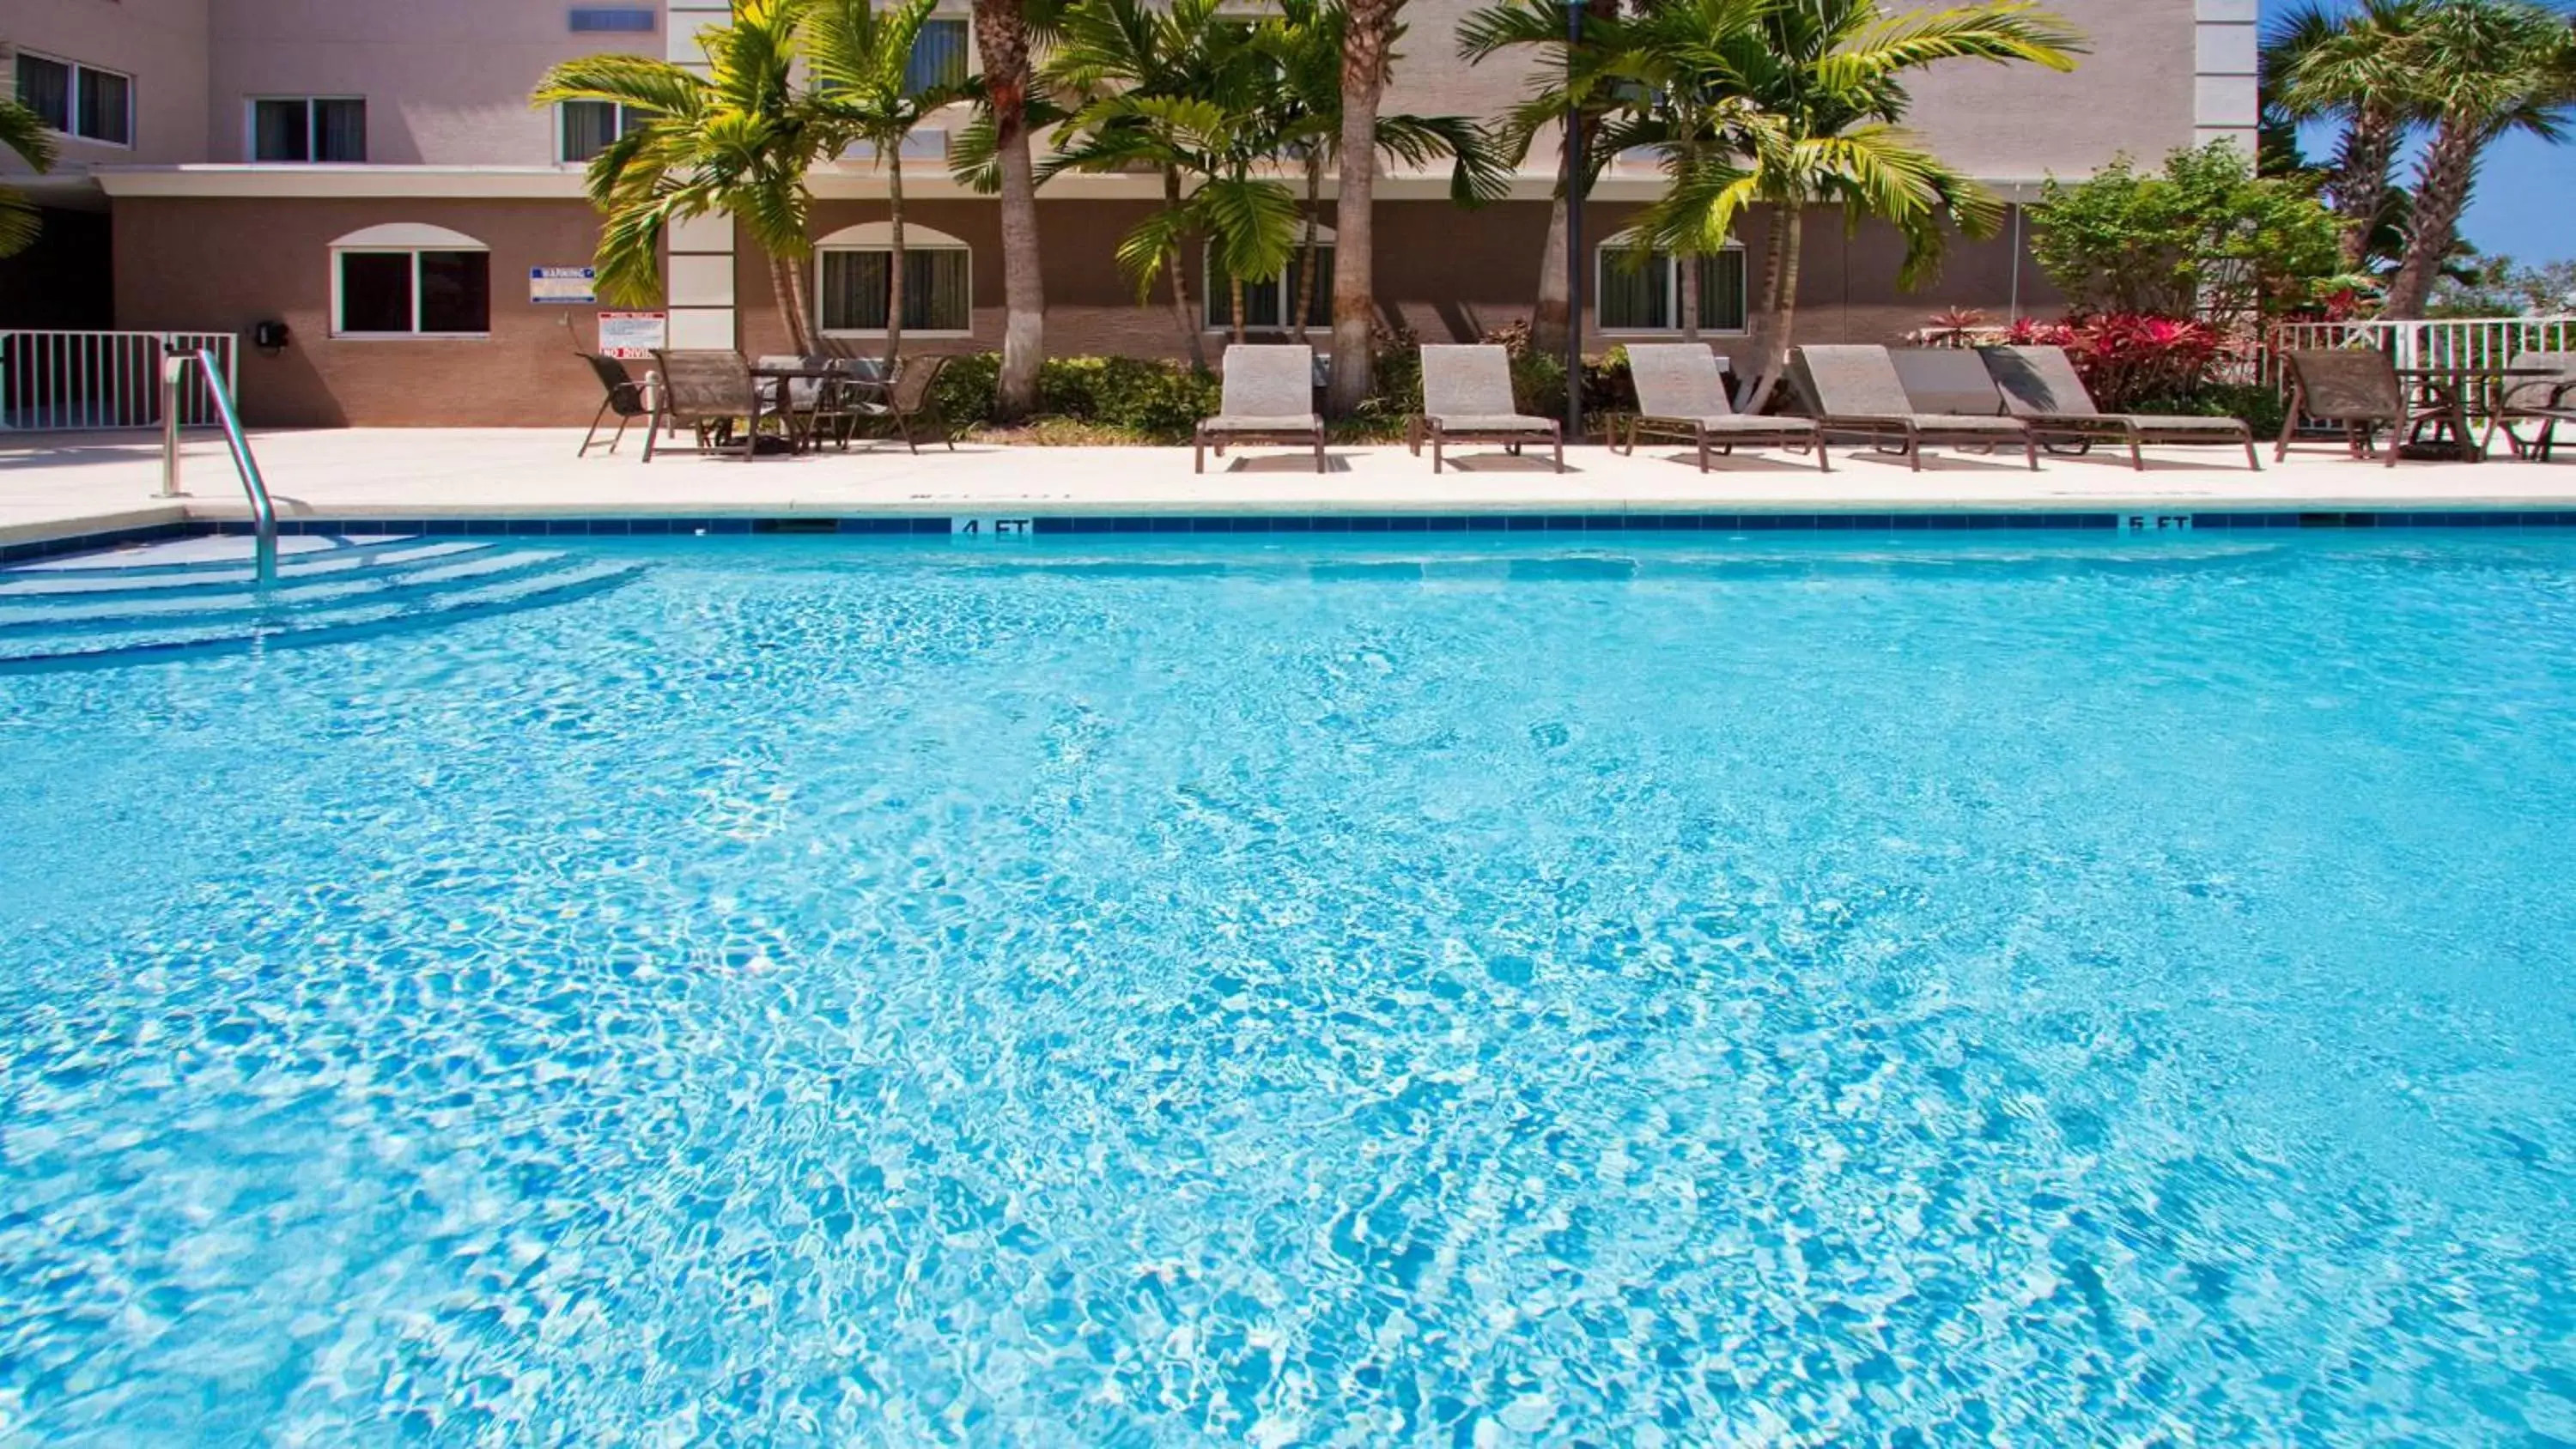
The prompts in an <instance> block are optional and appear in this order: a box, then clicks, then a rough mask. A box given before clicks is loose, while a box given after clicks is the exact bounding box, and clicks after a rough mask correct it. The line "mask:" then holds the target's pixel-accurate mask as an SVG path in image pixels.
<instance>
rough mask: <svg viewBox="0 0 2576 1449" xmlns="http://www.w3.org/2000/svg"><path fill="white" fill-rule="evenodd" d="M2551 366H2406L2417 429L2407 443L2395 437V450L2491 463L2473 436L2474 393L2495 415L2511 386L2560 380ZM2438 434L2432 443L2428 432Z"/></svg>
mask: <svg viewBox="0 0 2576 1449" xmlns="http://www.w3.org/2000/svg"><path fill="white" fill-rule="evenodd" d="M2557 375H2558V374H2557V372H2555V371H2554V370H2552V369H2549V368H2545V367H2481V366H2475V365H2459V364H2455V365H2451V366H2434V367H2401V368H2399V369H2397V380H2398V382H2399V384H2400V385H2401V386H2403V387H2405V388H2406V389H2407V391H2408V393H2409V394H2410V397H2411V401H2412V408H2411V411H2412V412H2413V413H2414V417H2415V422H2414V426H2413V427H2412V428H2411V429H2409V430H2408V435H2407V436H2406V437H2405V438H2404V439H2403V440H2399V439H2394V438H2392V439H2390V440H2389V443H2390V446H2392V447H2396V446H2401V445H2402V446H2404V447H2406V448H2410V449H2412V450H2414V452H2415V454H2416V455H2417V456H2419V457H2425V456H2429V457H2437V458H2438V457H2449V458H2455V459H2457V460H2458V461H2460V462H2463V463H2482V462H2484V461H2486V450H2485V449H2484V448H2482V447H2480V446H2478V444H2477V442H2476V441H2475V440H2474V439H2473V438H2472V437H2471V436H2470V433H2469V409H2470V404H2471V401H2472V397H2473V395H2474V400H2475V402H2476V405H2477V408H2478V410H2479V411H2480V412H2492V411H2493V406H2494V390H2495V389H2496V388H2498V387H2500V386H2503V385H2505V384H2509V383H2512V382H2516V381H2521V380H2527V379H2531V378H2546V377H2556V376H2557ZM2428 428H2429V429H2433V430H2435V432H2436V436H2435V437H2434V438H2432V439H2431V440H2429V441H2428V440H2427V439H2426V438H2425V436H2424V433H2425V430H2426V429H2428Z"/></svg>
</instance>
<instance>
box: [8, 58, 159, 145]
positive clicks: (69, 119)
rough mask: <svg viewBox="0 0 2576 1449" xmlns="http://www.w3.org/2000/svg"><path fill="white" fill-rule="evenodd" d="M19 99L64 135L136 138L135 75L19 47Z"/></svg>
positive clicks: (111, 140)
mask: <svg viewBox="0 0 2576 1449" xmlns="http://www.w3.org/2000/svg"><path fill="white" fill-rule="evenodd" d="M18 103H19V104H20V105H23V106H25V107H26V108H27V109H28V110H31V111H33V112H35V113H36V118H37V119H38V120H41V121H43V122H44V123H45V124H46V125H47V126H48V127H51V128H52V129H54V130H56V131H60V132H62V133H63V134H64V135H66V136H77V137H79V138H80V139H81V140H84V141H104V142H106V143H107V144H108V145H111V146H131V145H133V144H134V79H133V77H131V76H125V75H120V74H118V73H117V72H115V71H112V70H100V69H99V68H97V67H96V66H88V65H77V64H74V63H73V62H71V61H67V60H54V59H52V58H50V57H47V56H42V55H30V54H28V53H27V52H25V51H20V52H19V53H18Z"/></svg>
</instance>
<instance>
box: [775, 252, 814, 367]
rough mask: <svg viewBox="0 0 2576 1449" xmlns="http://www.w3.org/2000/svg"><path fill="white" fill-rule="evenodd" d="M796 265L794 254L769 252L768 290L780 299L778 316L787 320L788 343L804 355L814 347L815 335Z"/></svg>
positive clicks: (785, 321) (782, 320)
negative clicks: (807, 320)
mask: <svg viewBox="0 0 2576 1449" xmlns="http://www.w3.org/2000/svg"><path fill="white" fill-rule="evenodd" d="M796 267H797V262H796V259H795V258H793V257H783V256H780V255H778V254H777V253H776V252H772V253H770V256H769V290H770V293H771V294H772V296H774V297H775V298H776V300H777V302H778V320H779V321H781V322H784V323H786V324H787V345H788V346H790V347H793V348H795V349H796V351H797V352H798V353H799V354H800V355H801V354H803V353H807V352H811V351H813V350H814V337H813V334H812V333H811V332H810V331H808V330H807V328H806V325H805V308H804V304H803V295H802V294H803V291H804V289H803V288H801V287H799V286H798V285H797V283H796Z"/></svg>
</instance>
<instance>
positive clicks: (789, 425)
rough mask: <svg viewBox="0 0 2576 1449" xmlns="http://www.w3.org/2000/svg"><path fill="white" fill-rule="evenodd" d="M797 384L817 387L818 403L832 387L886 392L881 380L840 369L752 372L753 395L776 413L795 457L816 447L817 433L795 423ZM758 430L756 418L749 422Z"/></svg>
mask: <svg viewBox="0 0 2576 1449" xmlns="http://www.w3.org/2000/svg"><path fill="white" fill-rule="evenodd" d="M799 382H812V383H814V384H815V385H816V392H815V400H816V402H817V403H820V402H821V401H822V392H821V389H822V388H823V387H824V386H825V385H828V384H833V383H837V384H839V385H840V386H842V387H846V388H849V389H852V390H853V391H856V392H859V393H862V394H867V393H874V394H878V395H880V396H882V395H883V394H884V393H885V391H886V385H885V383H884V381H883V380H881V379H879V378H874V377H870V376H867V375H865V374H863V373H857V372H852V371H849V370H848V369H846V368H843V367H837V366H816V365H812V364H799V365H797V366H794V367H785V366H778V367H754V368H753V369H752V370H751V385H752V389H753V391H754V392H755V393H756V394H759V395H762V396H765V397H766V398H767V399H768V407H769V410H770V411H771V412H772V413H775V414H776V415H777V417H778V419H779V421H780V422H781V423H782V424H784V425H785V427H786V430H787V438H788V446H789V450H790V451H791V452H798V453H801V452H803V451H805V449H806V448H807V447H808V446H813V445H818V443H819V439H818V433H819V430H818V429H815V428H813V427H811V426H810V425H801V424H800V423H799V421H798V416H797V412H796V408H795V402H794V394H795V386H796V384H797V383H799ZM759 430H760V427H759V419H757V418H755V419H753V420H752V431H753V432H754V433H755V434H756V433H758V432H759Z"/></svg>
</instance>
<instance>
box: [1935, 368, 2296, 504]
mask: <svg viewBox="0 0 2576 1449" xmlns="http://www.w3.org/2000/svg"><path fill="white" fill-rule="evenodd" d="M1977 351H1978V354H1979V355H1980V356H1981V357H1982V358H1983V359H1984V361H1985V366H1986V371H1987V372H1988V373H1989V374H1990V375H1992V377H1993V378H1994V383H1995V386H1997V387H1999V388H2001V389H2002V390H2003V395H2004V407H2005V409H2006V410H2007V411H2009V412H2010V413H2011V414H2012V415H2013V416H2014V417H2017V418H2019V419H2021V420H2022V421H2023V422H2026V423H2028V424H2030V427H2031V431H2032V432H2035V433H2037V434H2039V437H2040V441H2041V442H2042V443H2043V444H2044V443H2046V442H2047V441H2048V440H2049V439H2051V438H2062V439H2069V440H2073V441H2077V442H2082V443H2087V444H2089V443H2091V442H2092V441H2094V440H2095V439H2097V438H2119V439H2125V440H2126V441H2127V442H2128V445H2129V466H2130V467H2132V468H2135V469H2136V470H2137V471H2139V472H2141V473H2143V472H2145V471H2147V457H2146V454H2145V453H2144V452H2143V451H2142V449H2143V447H2144V446H2145V445H2146V444H2148V443H2186V444H2211V443H2225V444H2229V445H2231V446H2240V447H2242V448H2244V449H2245V466H2246V467H2248V468H2251V469H2253V470H2254V471H2255V472H2257V473H2260V472H2262V471H2263V458H2262V455H2261V454H2259V453H2257V452H2256V451H2255V449H2254V428H2253V425H2252V424H2250V423H2247V422H2246V421H2245V420H2244V419H2242V418H2206V417H2203V418H2194V417H2180V416H2161V415H2156V414H2149V413H2106V412H2104V411H2102V409H2101V407H2100V405H2099V404H2097V403H2095V402H2094V401H2093V394H2092V393H2091V392H2090V391H2088V390H2086V388H2085V386H2084V379H2083V378H2082V377H2081V376H2079V375H2078V374H2077V373H2076V371H2075V360H2074V359H2073V358H2071V357H2068V356H2067V355H2066V349H2065V348H2063V347H1981V348H1979V349H1977Z"/></svg>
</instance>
